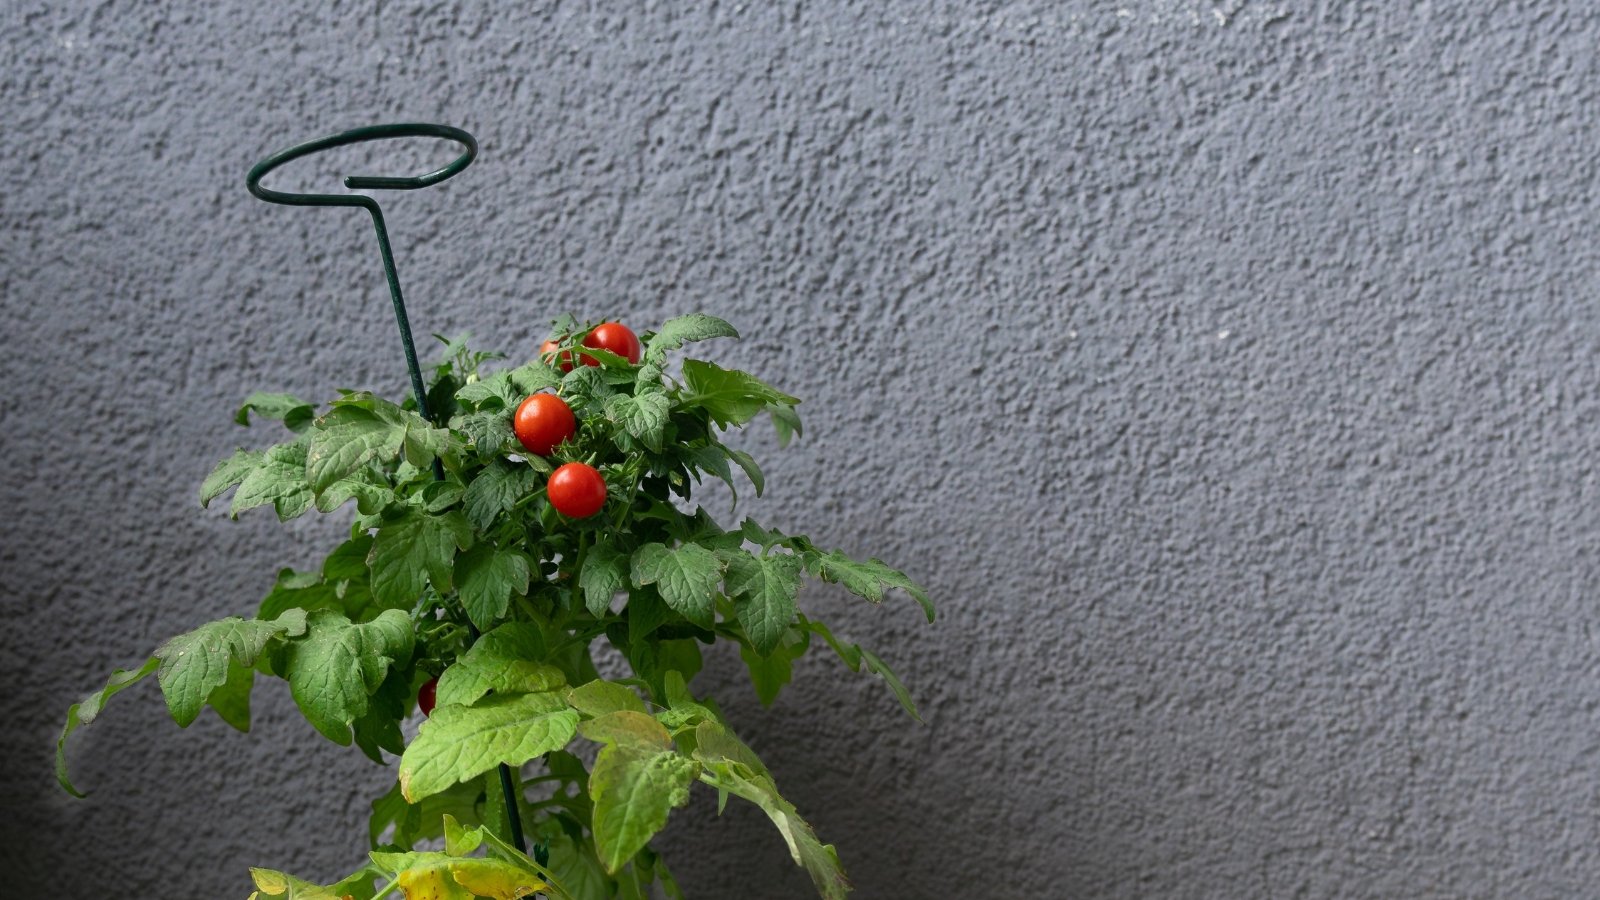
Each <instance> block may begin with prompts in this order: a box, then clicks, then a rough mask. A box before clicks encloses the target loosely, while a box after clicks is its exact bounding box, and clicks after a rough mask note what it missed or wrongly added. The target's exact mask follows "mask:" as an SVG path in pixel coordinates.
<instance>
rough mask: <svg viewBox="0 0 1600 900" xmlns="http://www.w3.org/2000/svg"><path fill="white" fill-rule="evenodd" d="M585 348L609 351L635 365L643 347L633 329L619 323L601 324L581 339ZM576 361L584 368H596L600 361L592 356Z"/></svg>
mask: <svg viewBox="0 0 1600 900" xmlns="http://www.w3.org/2000/svg"><path fill="white" fill-rule="evenodd" d="M583 345H584V346H585V347H593V348H595V349H596V350H609V351H611V352H612V353H615V354H616V355H618V356H620V357H622V358H623V359H625V360H627V361H628V362H630V363H634V364H637V363H638V362H639V357H641V356H643V355H644V347H643V345H641V344H640V343H639V336H638V335H636V334H634V333H633V329H631V328H629V327H628V326H626V325H624V324H622V323H621V322H601V323H600V324H599V325H596V326H595V327H594V330H592V331H590V332H589V333H588V334H587V335H585V336H584V338H583ZM578 361H579V362H581V363H583V364H584V365H586V366H598V365H600V361H599V360H598V359H595V358H594V357H592V356H581V355H580V356H579V357H578Z"/></svg>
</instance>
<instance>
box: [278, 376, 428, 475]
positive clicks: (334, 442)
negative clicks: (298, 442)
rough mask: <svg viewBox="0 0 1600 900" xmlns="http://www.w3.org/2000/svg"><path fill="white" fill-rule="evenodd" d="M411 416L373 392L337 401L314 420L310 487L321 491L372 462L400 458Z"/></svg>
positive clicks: (308, 458)
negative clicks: (377, 396) (378, 397)
mask: <svg viewBox="0 0 1600 900" xmlns="http://www.w3.org/2000/svg"><path fill="white" fill-rule="evenodd" d="M411 418H412V417H411V416H409V414H407V413H406V412H404V411H403V410H401V409H400V408H399V407H398V406H395V405H394V404H392V403H389V402H388V401H386V400H378V399H377V398H375V397H373V396H372V395H370V394H357V395H352V397H350V398H346V399H345V400H341V401H337V402H336V403H335V405H334V407H333V409H331V410H329V411H328V412H327V413H326V414H324V415H323V416H322V417H321V418H319V419H317V420H315V422H313V428H312V431H311V446H310V448H309V450H308V451H307V453H306V459H305V466H306V474H307V475H308V476H309V477H310V479H311V489H312V490H314V491H316V492H317V493H319V494H320V493H322V492H323V491H324V490H326V489H327V488H328V486H329V485H332V484H333V483H334V482H336V481H338V480H340V479H341V478H344V477H345V476H347V475H349V474H350V473H352V472H354V471H355V470H357V469H359V468H361V467H362V466H364V465H366V464H367V463H369V462H372V461H374V460H376V461H379V462H392V461H393V460H395V459H397V458H398V457H399V456H400V450H401V447H402V445H403V444H404V443H405V440H406V432H407V422H408V421H409V420H410V419H411Z"/></svg>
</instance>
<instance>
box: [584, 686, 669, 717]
mask: <svg viewBox="0 0 1600 900" xmlns="http://www.w3.org/2000/svg"><path fill="white" fill-rule="evenodd" d="M567 702H568V703H570V704H572V708H573V709H576V710H577V711H578V712H580V713H582V714H583V715H584V716H585V717H587V718H590V719H596V718H599V717H600V716H603V715H605V714H607V713H613V712H617V711H619V710H625V709H626V710H632V711H634V712H637V713H647V712H649V710H648V709H646V708H645V705H644V701H643V700H640V699H639V695H638V694H636V693H634V692H633V689H632V688H630V687H628V686H627V685H625V684H618V683H616V682H615V681H599V680H596V681H591V682H589V683H588V684H584V685H579V686H578V687H575V688H573V689H572V690H571V691H569V692H568V693H567Z"/></svg>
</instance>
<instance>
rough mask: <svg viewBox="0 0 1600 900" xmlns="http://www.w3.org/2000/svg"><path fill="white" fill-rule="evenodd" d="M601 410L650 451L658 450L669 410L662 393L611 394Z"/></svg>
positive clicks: (669, 403)
mask: <svg viewBox="0 0 1600 900" xmlns="http://www.w3.org/2000/svg"><path fill="white" fill-rule="evenodd" d="M605 410H606V418H607V419H610V420H611V421H613V422H615V423H617V424H618V425H620V426H621V427H622V430H623V431H625V432H627V433H628V435H629V436H631V437H633V438H634V439H636V440H638V441H639V443H641V444H644V445H645V447H646V448H648V449H649V450H650V451H651V452H653V453H659V452H661V440H662V437H663V435H664V433H665V431H666V427H667V419H668V417H669V415H670V414H671V412H672V401H670V400H668V399H667V395H666V394H660V393H650V394H639V395H633V394H615V395H613V396H611V397H608V398H606V402H605Z"/></svg>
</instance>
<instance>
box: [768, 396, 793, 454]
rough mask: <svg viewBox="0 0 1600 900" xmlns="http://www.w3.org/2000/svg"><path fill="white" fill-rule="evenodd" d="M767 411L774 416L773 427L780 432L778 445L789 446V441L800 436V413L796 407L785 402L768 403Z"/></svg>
mask: <svg viewBox="0 0 1600 900" xmlns="http://www.w3.org/2000/svg"><path fill="white" fill-rule="evenodd" d="M767 412H768V413H769V414H771V416H772V427H773V428H774V429H775V430H776V431H777V432H778V446H779V447H787V446H789V442H790V441H791V440H793V439H795V438H797V437H799V436H800V433H801V427H800V414H799V413H797V412H795V410H794V407H792V406H788V405H786V404H783V403H772V404H768V406H767Z"/></svg>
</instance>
